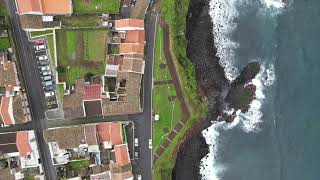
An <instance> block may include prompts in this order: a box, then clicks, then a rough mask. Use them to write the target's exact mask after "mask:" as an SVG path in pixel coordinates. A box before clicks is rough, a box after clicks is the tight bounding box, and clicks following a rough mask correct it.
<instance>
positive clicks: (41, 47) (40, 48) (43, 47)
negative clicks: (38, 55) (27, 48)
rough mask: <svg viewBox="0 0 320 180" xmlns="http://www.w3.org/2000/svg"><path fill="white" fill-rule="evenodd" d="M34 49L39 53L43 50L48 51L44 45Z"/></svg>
mask: <svg viewBox="0 0 320 180" xmlns="http://www.w3.org/2000/svg"><path fill="white" fill-rule="evenodd" d="M34 48H35V49H36V50H37V51H41V50H45V49H46V46H45V45H44V44H43V45H38V46H34Z"/></svg>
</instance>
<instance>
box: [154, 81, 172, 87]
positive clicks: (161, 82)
mask: <svg viewBox="0 0 320 180" xmlns="http://www.w3.org/2000/svg"><path fill="white" fill-rule="evenodd" d="M172 83H173V81H172V80H159V81H154V83H153V85H155V86H157V85H164V84H172Z"/></svg>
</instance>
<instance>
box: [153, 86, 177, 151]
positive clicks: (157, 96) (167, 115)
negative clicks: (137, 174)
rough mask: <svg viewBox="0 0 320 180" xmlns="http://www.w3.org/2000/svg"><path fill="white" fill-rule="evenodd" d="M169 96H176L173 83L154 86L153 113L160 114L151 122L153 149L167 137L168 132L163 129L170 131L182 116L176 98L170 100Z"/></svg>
mask: <svg viewBox="0 0 320 180" xmlns="http://www.w3.org/2000/svg"><path fill="white" fill-rule="evenodd" d="M171 96H176V90H175V87H174V85H173V84H170V85H157V86H154V89H153V109H154V113H155V114H159V115H160V120H159V121H155V122H154V123H153V142H154V149H155V150H156V149H157V148H158V147H159V146H160V144H161V143H162V142H163V139H165V138H166V137H167V134H168V133H167V132H165V129H167V130H169V131H171V130H172V129H173V128H174V127H175V125H176V123H177V122H178V121H180V120H181V118H182V116H183V113H182V111H181V108H180V102H179V100H178V98H175V99H174V100H173V101H170V100H169V97H171Z"/></svg>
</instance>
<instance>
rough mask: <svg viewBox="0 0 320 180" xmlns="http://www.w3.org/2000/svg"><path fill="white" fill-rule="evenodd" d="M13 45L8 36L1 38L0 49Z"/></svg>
mask: <svg viewBox="0 0 320 180" xmlns="http://www.w3.org/2000/svg"><path fill="white" fill-rule="evenodd" d="M9 47H11V44H10V40H9V38H8V37H1V38H0V50H2V49H6V48H9Z"/></svg>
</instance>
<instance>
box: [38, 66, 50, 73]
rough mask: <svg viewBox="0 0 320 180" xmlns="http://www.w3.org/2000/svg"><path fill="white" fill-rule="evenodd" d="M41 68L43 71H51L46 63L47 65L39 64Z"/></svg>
mask: <svg viewBox="0 0 320 180" xmlns="http://www.w3.org/2000/svg"><path fill="white" fill-rule="evenodd" d="M39 69H40V70H41V71H42V72H43V71H49V70H50V66H48V65H46V66H39Z"/></svg>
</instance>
